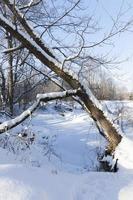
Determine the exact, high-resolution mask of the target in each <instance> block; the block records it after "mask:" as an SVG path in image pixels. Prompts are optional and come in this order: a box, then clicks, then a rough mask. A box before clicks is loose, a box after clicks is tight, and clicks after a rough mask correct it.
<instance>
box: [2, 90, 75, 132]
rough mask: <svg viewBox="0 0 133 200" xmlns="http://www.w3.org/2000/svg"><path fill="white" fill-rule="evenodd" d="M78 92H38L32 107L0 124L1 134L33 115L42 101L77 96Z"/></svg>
mask: <svg viewBox="0 0 133 200" xmlns="http://www.w3.org/2000/svg"><path fill="white" fill-rule="evenodd" d="M77 93H78V90H67V91H64V92H52V93H46V94H38V95H37V98H36V99H37V100H36V102H35V103H34V104H33V105H32V106H31V107H30V108H28V109H27V110H26V111H24V112H23V113H22V114H20V115H19V116H18V117H16V118H14V119H11V120H8V121H5V122H3V123H2V124H0V134H1V133H4V132H6V131H8V130H10V129H12V128H14V127H15V126H17V125H19V124H20V123H21V122H23V121H24V120H25V119H27V118H28V117H29V116H31V114H32V113H33V112H34V111H35V110H36V109H37V108H38V106H39V105H40V102H41V101H43V102H48V101H51V100H55V99H62V98H66V97H70V96H76V95H77Z"/></svg>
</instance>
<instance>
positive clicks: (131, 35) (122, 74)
mask: <svg viewBox="0 0 133 200" xmlns="http://www.w3.org/2000/svg"><path fill="white" fill-rule="evenodd" d="M84 2H85V6H86V7H88V9H87V10H88V12H89V13H91V12H92V13H94V15H95V18H97V19H98V20H99V24H100V26H101V27H102V28H103V31H105V32H106V31H108V30H109V29H110V27H111V26H112V19H111V17H113V18H115V17H116V16H117V14H118V12H119V10H120V8H121V6H122V8H121V10H122V12H125V11H126V10H128V12H126V13H125V15H124V16H123V17H122V19H121V20H129V19H131V18H132V19H133V8H132V7H133V0H124V1H123V0H89V1H88V0H84ZM131 30H132V32H131V31H130V32H124V33H123V34H121V35H118V36H117V37H115V38H114V39H113V42H114V46H113V47H104V48H103V49H102V48H101V49H100V48H99V49H97V50H96V51H97V52H98V51H99V52H102V51H103V52H107V51H111V53H110V55H111V56H114V57H118V60H125V61H124V62H122V63H120V64H119V65H118V66H117V67H118V69H113V70H112V73H113V74H114V77H115V78H116V79H117V80H118V83H119V84H123V85H124V86H126V87H127V88H128V89H129V90H131V89H132V90H133V78H132V77H133V27H132V28H131ZM100 36H101V35H100V34H99V38H100Z"/></svg>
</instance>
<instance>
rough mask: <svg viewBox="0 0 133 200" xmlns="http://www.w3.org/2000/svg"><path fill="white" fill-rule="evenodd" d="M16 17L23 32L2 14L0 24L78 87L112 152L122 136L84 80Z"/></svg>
mask: <svg viewBox="0 0 133 200" xmlns="http://www.w3.org/2000/svg"><path fill="white" fill-rule="evenodd" d="M4 2H5V3H6V2H10V1H9V0H5V1H4ZM6 4H7V6H8V5H10V6H9V9H11V10H12V6H11V5H12V3H11V2H10V4H8V3H6ZM14 10H15V8H14V9H13V10H12V12H13V13H14V12H15V14H16V13H17V14H16V15H17V16H18V15H19V12H18V10H15V11H14ZM17 19H18V21H19V22H20V23H21V25H22V26H23V28H24V30H25V33H24V32H21V31H19V30H18V29H16V27H15V26H14V25H13V24H12V23H11V22H10V23H9V21H8V20H7V19H6V18H4V17H3V16H2V15H0V25H1V26H2V27H3V28H4V29H5V30H6V31H8V32H10V33H11V34H12V36H14V37H15V38H16V39H18V40H19V41H20V42H21V43H22V45H23V46H24V47H25V48H27V49H28V50H29V51H30V52H31V53H32V54H33V55H34V56H35V57H36V58H38V59H39V60H40V61H41V62H42V63H43V64H44V65H46V66H47V67H49V68H50V69H51V70H52V71H54V72H55V73H56V74H57V75H58V76H59V77H61V78H62V79H63V80H65V81H66V82H67V83H68V84H69V85H70V86H71V87H72V88H73V89H78V88H80V90H81V91H80V92H79V93H78V96H79V97H80V99H81V100H82V101H83V103H84V105H85V107H86V109H87V110H88V112H89V114H90V115H91V117H92V118H93V120H95V122H96V123H97V125H98V126H99V127H100V128H101V127H102V130H103V135H104V137H105V138H106V139H107V140H108V142H109V148H108V151H109V152H113V151H114V150H115V148H116V146H117V145H118V144H119V142H120V141H121V138H122V136H121V135H120V134H119V131H118V130H117V129H116V128H115V127H114V126H113V123H112V122H111V121H110V120H109V119H108V118H107V117H106V115H105V114H104V112H103V110H102V108H101V107H100V106H97V104H96V101H95V100H96V99H95V98H94V97H93V98H92V95H91V92H90V91H89V89H88V88H87V85H86V84H85V80H82V79H81V80H79V79H78V77H76V76H75V74H74V73H73V72H71V71H68V70H66V69H62V65H61V63H59V62H58V61H57V60H56V59H54V56H51V55H50V54H52V53H49V52H50V50H48V49H47V48H46V49H45V45H43V42H42V41H40V38H38V36H37V35H36V34H34V33H33V30H32V29H31V27H30V26H28V24H27V22H26V21H25V19H24V18H22V19H21V15H19V16H18V17H17ZM27 26H28V28H29V29H30V31H31V32H32V33H33V34H30V35H28V33H29V30H28V31H27ZM30 37H31V38H32V39H31V38H30ZM36 40H39V41H40V42H41V45H40V44H39V42H37V41H36ZM42 45H43V47H42Z"/></svg>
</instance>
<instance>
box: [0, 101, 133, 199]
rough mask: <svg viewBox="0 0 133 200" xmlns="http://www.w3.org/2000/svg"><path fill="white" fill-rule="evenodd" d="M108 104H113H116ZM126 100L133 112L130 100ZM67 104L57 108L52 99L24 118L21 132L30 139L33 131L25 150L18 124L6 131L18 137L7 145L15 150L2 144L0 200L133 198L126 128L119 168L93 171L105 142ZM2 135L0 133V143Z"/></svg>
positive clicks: (131, 142) (84, 116) (132, 158)
mask: <svg viewBox="0 0 133 200" xmlns="http://www.w3.org/2000/svg"><path fill="white" fill-rule="evenodd" d="M107 104H108V105H110V104H111V106H112V107H113V108H115V105H114V104H115V102H108V103H107ZM125 104H126V105H128V107H129V108H130V112H132V109H133V103H132V102H130V103H129V102H128V103H125ZM71 108H72V107H71V106H70V104H68V103H66V102H65V103H64V104H63V106H60V105H59V104H58V106H56V107H55V103H52V102H51V103H49V104H47V105H45V106H43V107H42V108H41V109H38V110H37V111H36V113H35V114H34V115H33V116H32V119H31V120H30V121H29V119H27V121H26V123H25V126H27V128H25V129H24V130H23V131H24V133H25V132H26V133H28V134H29V137H30V136H32V135H33V133H35V141H34V142H33V143H32V145H30V147H29V148H25V149H24V146H23V145H22V144H23V142H24V139H23V138H22V137H19V136H20V134H21V136H22V135H23V134H22V130H21V129H22V127H20V126H19V128H18V127H16V128H14V129H12V131H11V132H9V133H10V134H9V135H7V136H8V137H11V135H12V134H13V135H14V134H15V133H17V134H18V137H16V139H14V136H13V137H12V138H11V139H10V143H9V144H11V142H13V143H12V144H14V152H15V153H13V151H12V150H9V149H8V148H4V149H3V148H2V147H0V155H1V159H0V191H1V193H0V200H5V199H6V200H12V199H13V200H36V199H38V200H43V199H46V200H59V199H63V200H106V199H108V200H129V199H132V195H133V156H132V153H133V140H132V137H131V134H130V135H129V132H128V127H126V130H127V132H125V136H124V137H123V139H122V141H121V143H120V144H119V146H118V147H117V149H116V152H115V159H117V158H118V168H119V171H118V172H117V173H109V172H97V169H99V164H98V160H97V153H99V152H100V151H101V152H102V148H104V147H105V145H106V142H105V141H104V140H103V138H102V137H101V136H100V135H99V134H98V132H97V129H96V128H95V126H94V123H93V121H92V120H91V119H90V118H89V117H88V115H87V114H86V113H85V112H84V111H83V110H82V109H81V107H80V106H77V104H75V108H74V110H71ZM114 110H115V109H114ZM126 134H127V135H126ZM4 136H5V135H4V134H3V135H1V136H0V145H1V139H2V137H4ZM25 141H26V140H25ZM46 144H47V145H48V146H47V145H46ZM21 146H23V150H22V149H21V148H20V147H21ZM15 147H16V148H15ZM18 147H19V148H20V149H18ZM44 147H45V148H44ZM46 147H47V148H46ZM48 149H49V150H50V151H49V152H48V151H47V150H48ZM46 152H47V154H46V155H44V154H45V153H46ZM108 159H109V160H110V158H108ZM130 196H131V198H130Z"/></svg>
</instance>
